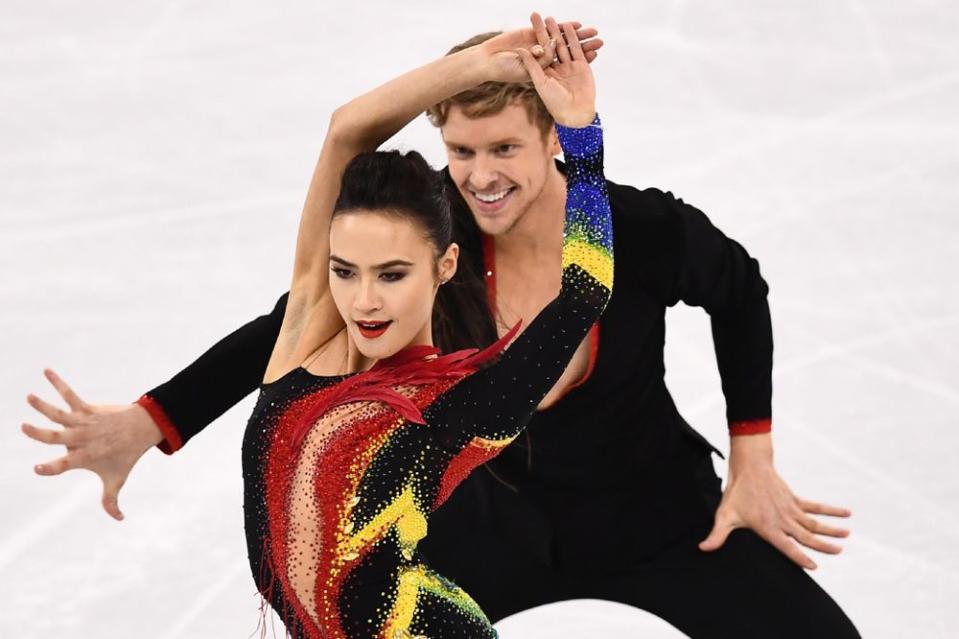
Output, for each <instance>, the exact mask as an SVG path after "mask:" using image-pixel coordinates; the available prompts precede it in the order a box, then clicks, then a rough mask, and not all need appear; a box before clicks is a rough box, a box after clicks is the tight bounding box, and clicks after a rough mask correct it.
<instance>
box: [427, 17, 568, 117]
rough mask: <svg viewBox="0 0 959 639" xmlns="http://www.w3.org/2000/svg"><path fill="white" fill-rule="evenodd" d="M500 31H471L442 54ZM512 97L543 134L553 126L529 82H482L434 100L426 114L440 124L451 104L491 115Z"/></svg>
mask: <svg viewBox="0 0 959 639" xmlns="http://www.w3.org/2000/svg"><path fill="white" fill-rule="evenodd" d="M501 33H502V31H490V32H489V33H481V34H479V35H475V36H473V37H472V38H470V39H469V40H466V41H465V42H461V43H460V44H458V45H456V46H455V47H453V48H452V49H450V50H449V51H447V52H446V55H451V54H453V53H457V52H458V51H462V50H463V49H468V48H470V47H473V46H476V45H477V44H480V43H481V42H486V41H487V40H489V39H490V38H493V37H496V36H498V35H499V34H501ZM516 101H519V102H520V103H521V104H522V105H523V107H524V108H525V109H526V115H527V116H529V121H530V122H532V123H533V124H535V125H536V126H537V127H538V128H539V130H540V132H541V133H542V134H543V135H544V136H545V135H546V134H547V133H548V132H549V131H550V130H551V129H552V128H553V116H551V115H550V114H549V111H548V110H547V109H546V105H545V104H543V101H542V100H541V99H540V97H539V94H538V93H536V88H535V87H533V83H532V82H484V83H483V84H481V85H479V86H476V87H473V88H472V89H467V90H466V91H463V92H462V93H457V94H456V95H454V96H453V97H451V98H447V99H445V100H443V101H442V102H440V103H438V104H434V105H433V106H431V107H430V108H429V109H427V110H426V117H427V118H429V121H430V122H431V123H432V124H433V126H435V127H441V126H443V125H444V124H446V119H447V118H448V117H449V113H450V109H451V108H452V107H454V106H455V107H459V108H460V109H461V110H462V111H463V115H465V116H466V117H468V118H481V117H483V116H487V115H495V114H497V113H499V112H500V111H502V110H503V109H505V108H506V107H508V106H509V105H511V104H513V103H514V102H516Z"/></svg>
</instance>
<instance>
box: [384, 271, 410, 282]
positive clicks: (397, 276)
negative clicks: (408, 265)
mask: <svg viewBox="0 0 959 639" xmlns="http://www.w3.org/2000/svg"><path fill="white" fill-rule="evenodd" d="M380 277H381V278H383V280H385V281H387V282H398V281H399V280H401V279H403V278H404V277H406V273H402V272H399V271H387V272H385V273H380Z"/></svg>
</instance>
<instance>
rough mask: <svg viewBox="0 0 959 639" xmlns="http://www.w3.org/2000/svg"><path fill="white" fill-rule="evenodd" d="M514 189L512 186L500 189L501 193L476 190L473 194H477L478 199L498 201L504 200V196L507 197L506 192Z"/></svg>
mask: <svg viewBox="0 0 959 639" xmlns="http://www.w3.org/2000/svg"><path fill="white" fill-rule="evenodd" d="M512 190H513V189H512V187H510V188H508V189H505V190H503V191H500V192H499V193H476V192H474V193H473V195H475V196H476V199H477V200H480V201H481V202H495V201H497V200H502V199H503V198H504V197H506V194H507V193H509V192H510V191H512Z"/></svg>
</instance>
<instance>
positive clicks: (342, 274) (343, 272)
mask: <svg viewBox="0 0 959 639" xmlns="http://www.w3.org/2000/svg"><path fill="white" fill-rule="evenodd" d="M330 270H331V271H333V272H334V273H335V274H336V276H337V277H339V278H341V279H344V280H345V279H346V278H348V277H349V276H351V275H353V272H352V271H351V270H350V269H348V268H340V267H338V266H331V267H330Z"/></svg>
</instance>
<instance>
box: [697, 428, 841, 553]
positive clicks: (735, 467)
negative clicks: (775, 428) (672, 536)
mask: <svg viewBox="0 0 959 639" xmlns="http://www.w3.org/2000/svg"><path fill="white" fill-rule="evenodd" d="M731 441H732V444H731V451H730V454H729V478H728V481H727V485H726V491H725V492H724V493H723V498H722V501H721V502H720V504H719V509H718V510H717V511H716V517H715V524H714V525H713V529H712V532H710V533H709V536H708V537H707V538H706V539H705V540H703V541H702V542H701V543H700V544H699V548H700V550H704V551H707V552H708V551H713V550H716V549H718V548H720V547H721V546H722V545H723V544H724V543H725V542H726V537H728V536H729V533H730V532H732V531H733V530H735V529H736V528H751V529H752V530H753V531H755V532H756V534H758V535H759V536H760V537H762V538H763V539H765V540H766V541H767V542H769V543H770V544H772V545H773V546H775V547H776V548H778V549H779V551H780V552H782V553H783V554H784V555H786V556H787V557H789V558H790V559H792V560H793V561H794V562H796V563H797V564H799V565H800V566H802V567H803V568H806V569H808V570H815V568H816V564H815V562H813V561H812V560H811V559H810V558H809V557H808V556H807V555H806V554H805V553H804V552H803V551H802V550H800V548H799V546H798V545H797V544H796V543H795V542H799V543H800V544H802V545H803V546H806V547H807V548H812V549H813V550H818V551H819V552H824V553H828V554H830V555H836V554H839V553H840V552H841V551H842V548H841V547H840V546H837V545H835V544H831V543H828V542H827V541H825V540H823V539H822V538H821V537H820V535H825V536H828V537H847V536H849V531H848V530H846V529H842V528H834V527H832V526H827V525H826V524H823V523H821V522H820V521H818V520H817V519H815V518H814V517H812V516H811V515H829V516H831V517H849V516H850V515H851V514H852V513H851V512H850V511H849V510H848V509H846V508H839V507H836V506H827V505H825V504H818V503H815V502H811V501H806V500H805V499H800V498H799V497H796V496H795V495H793V493H792V491H791V490H790V489H789V486H787V485H786V482H784V481H783V480H782V478H781V477H780V476H779V474H778V473H777V472H776V470H775V469H774V468H773V460H772V439H771V436H770V435H768V434H762V435H740V436H737V437H733V438H732V440H731Z"/></svg>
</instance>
